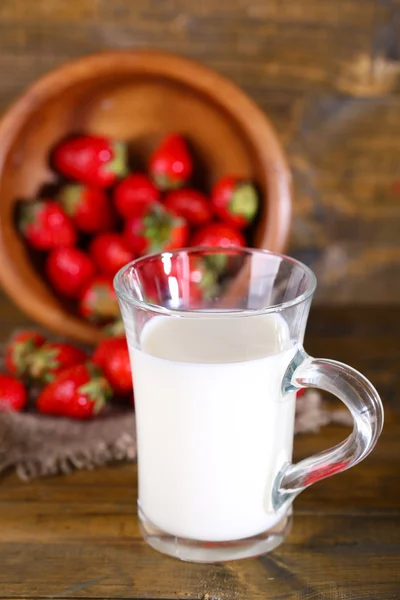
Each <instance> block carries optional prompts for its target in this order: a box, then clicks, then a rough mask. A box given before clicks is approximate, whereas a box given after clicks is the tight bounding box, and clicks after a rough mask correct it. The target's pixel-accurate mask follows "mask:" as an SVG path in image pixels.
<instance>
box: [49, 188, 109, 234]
mask: <svg viewBox="0 0 400 600" xmlns="http://www.w3.org/2000/svg"><path fill="white" fill-rule="evenodd" d="M58 200H59V202H60V203H61V205H62V207H63V208H64V210H65V212H66V213H67V215H69V216H70V217H71V219H72V221H73V222H74V224H75V226H76V227H77V228H78V229H80V230H81V231H84V232H85V233H99V232H101V231H106V230H107V229H112V228H113V227H114V225H115V214H114V212H113V210H112V207H111V204H110V201H109V199H108V197H107V195H106V193H105V192H104V190H102V189H100V188H97V187H93V186H84V185H76V184H70V185H66V186H64V187H63V188H62V190H61V192H60V194H59V196H58Z"/></svg>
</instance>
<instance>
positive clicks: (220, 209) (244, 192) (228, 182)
mask: <svg viewBox="0 0 400 600" xmlns="http://www.w3.org/2000/svg"><path fill="white" fill-rule="evenodd" d="M211 200H212V203H213V205H214V209H215V212H216V213H217V215H218V216H219V217H220V218H221V219H223V220H224V221H225V222H226V223H229V224H230V225H233V226H236V227H239V228H243V227H247V225H249V224H250V223H251V222H252V221H253V219H254V217H255V216H256V213H257V209H258V196H257V192H256V189H255V187H254V185H253V184H252V183H251V182H250V181H246V180H243V179H241V178H239V177H235V176H233V175H228V176H227V177H223V178H222V179H220V180H219V181H217V183H216V184H215V186H214V188H213V190H212V195H211Z"/></svg>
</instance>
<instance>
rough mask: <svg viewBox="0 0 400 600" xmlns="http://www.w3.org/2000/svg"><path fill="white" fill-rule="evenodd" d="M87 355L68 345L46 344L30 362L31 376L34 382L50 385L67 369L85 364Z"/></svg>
mask: <svg viewBox="0 0 400 600" xmlns="http://www.w3.org/2000/svg"><path fill="white" fill-rule="evenodd" d="M86 358H87V356H86V353H85V352H84V351H83V350H81V349H80V348H77V347H76V346H73V345H72V344H68V343H60V342H46V343H45V344H43V346H41V348H39V350H37V351H36V352H35V353H34V354H33V356H32V358H31V361H30V365H29V375H30V376H31V378H32V379H33V380H34V381H39V382H42V383H50V382H51V381H54V379H55V378H56V375H58V374H59V373H60V372H61V371H62V370H63V369H65V368H66V367H72V366H73V365H77V364H80V363H82V362H85V360H86Z"/></svg>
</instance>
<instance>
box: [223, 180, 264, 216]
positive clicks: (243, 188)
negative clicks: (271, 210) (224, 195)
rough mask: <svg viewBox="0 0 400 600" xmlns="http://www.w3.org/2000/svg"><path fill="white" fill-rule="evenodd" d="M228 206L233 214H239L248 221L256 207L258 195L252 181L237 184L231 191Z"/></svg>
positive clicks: (253, 214)
mask: <svg viewBox="0 0 400 600" xmlns="http://www.w3.org/2000/svg"><path fill="white" fill-rule="evenodd" d="M229 208H230V210H231V212H232V213H233V214H234V215H240V216H242V217H244V218H245V219H246V221H248V222H250V221H252V220H253V218H254V216H255V214H256V212H257V208H258V196H257V192H256V190H255V188H254V186H253V184H252V183H247V182H246V183H242V184H239V185H238V186H237V187H236V189H235V190H234V192H233V195H232V200H231V201H230V203H229Z"/></svg>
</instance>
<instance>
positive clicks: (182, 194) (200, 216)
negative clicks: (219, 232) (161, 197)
mask: <svg viewBox="0 0 400 600" xmlns="http://www.w3.org/2000/svg"><path fill="white" fill-rule="evenodd" d="M164 206H165V208H167V209H168V210H169V211H170V212H172V213H174V214H175V215H177V216H178V217H182V218H183V219H185V220H186V221H187V222H188V223H189V225H193V226H199V225H205V223H208V221H211V219H212V217H213V211H212V207H211V205H210V202H209V200H208V198H207V196H205V195H204V194H202V193H201V192H198V191H197V190H193V189H191V188H182V189H180V190H173V191H172V192H169V194H167V196H166V198H165V201H164Z"/></svg>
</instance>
